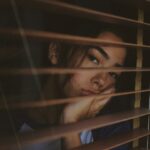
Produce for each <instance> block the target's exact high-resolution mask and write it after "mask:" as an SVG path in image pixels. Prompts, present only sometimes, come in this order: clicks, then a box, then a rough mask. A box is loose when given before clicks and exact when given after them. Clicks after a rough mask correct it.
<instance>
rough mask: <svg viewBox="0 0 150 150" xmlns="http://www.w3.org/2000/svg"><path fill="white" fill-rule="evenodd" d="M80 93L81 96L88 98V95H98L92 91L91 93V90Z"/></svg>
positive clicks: (83, 90)
mask: <svg viewBox="0 0 150 150" xmlns="http://www.w3.org/2000/svg"><path fill="white" fill-rule="evenodd" d="M81 91H82V92H81V93H82V95H83V96H89V95H95V94H98V92H94V91H91V90H85V89H82V90H81Z"/></svg>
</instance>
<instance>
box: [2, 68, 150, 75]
mask: <svg viewBox="0 0 150 150" xmlns="http://www.w3.org/2000/svg"><path fill="white" fill-rule="evenodd" d="M33 70H34V71H35V74H36V75H49V74H73V73H78V72H83V73H88V72H90V71H92V72H95V73H96V72H99V71H101V72H110V71H114V72H150V68H133V67H130V68H129V67H128V68H127V67H110V68H109V67H108V68H103V67H101V68H24V69H19V68H14V69H10V68H3V69H1V70H0V76H4V75H7V76H15V75H32V72H33Z"/></svg>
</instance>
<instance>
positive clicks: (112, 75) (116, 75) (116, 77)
mask: <svg viewBox="0 0 150 150" xmlns="http://www.w3.org/2000/svg"><path fill="white" fill-rule="evenodd" d="M109 74H110V76H111V77H112V78H114V79H115V80H117V79H118V77H119V75H118V74H116V73H114V72H109Z"/></svg>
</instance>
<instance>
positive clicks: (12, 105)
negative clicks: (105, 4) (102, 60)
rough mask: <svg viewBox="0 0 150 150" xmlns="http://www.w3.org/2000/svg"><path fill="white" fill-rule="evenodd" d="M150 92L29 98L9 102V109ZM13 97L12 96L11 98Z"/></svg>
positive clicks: (2, 107)
mask: <svg viewBox="0 0 150 150" xmlns="http://www.w3.org/2000/svg"><path fill="white" fill-rule="evenodd" d="M144 92H150V89H146V90H139V91H130V92H121V93H113V94H100V95H93V96H82V97H73V98H64V99H50V100H46V99H45V100H37V101H32V100H30V101H29V100H27V101H23V102H15V101H13V102H11V103H10V102H9V103H8V106H9V109H23V108H33V107H34V108H37V107H47V106H51V105H60V104H66V103H74V102H77V101H81V100H82V101H83V100H87V98H93V99H99V98H106V97H115V96H125V95H130V94H135V93H144ZM9 99H11V98H9ZM0 109H5V105H4V104H3V103H1V104H0Z"/></svg>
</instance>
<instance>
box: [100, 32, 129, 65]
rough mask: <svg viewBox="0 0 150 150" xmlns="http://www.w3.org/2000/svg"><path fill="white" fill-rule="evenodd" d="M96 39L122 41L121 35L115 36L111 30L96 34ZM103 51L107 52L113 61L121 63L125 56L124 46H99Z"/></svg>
mask: <svg viewBox="0 0 150 150" xmlns="http://www.w3.org/2000/svg"><path fill="white" fill-rule="evenodd" d="M98 39H101V40H107V41H110V42H123V40H122V39H121V37H119V36H117V35H116V34H115V33H113V32H103V33H101V34H99V35H98ZM101 47H102V48H103V49H104V51H105V52H106V53H107V54H108V56H109V59H110V60H112V61H114V63H119V64H123V63H124V60H125V57H126V48H123V47H117V46H110V45H108V46H101Z"/></svg>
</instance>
